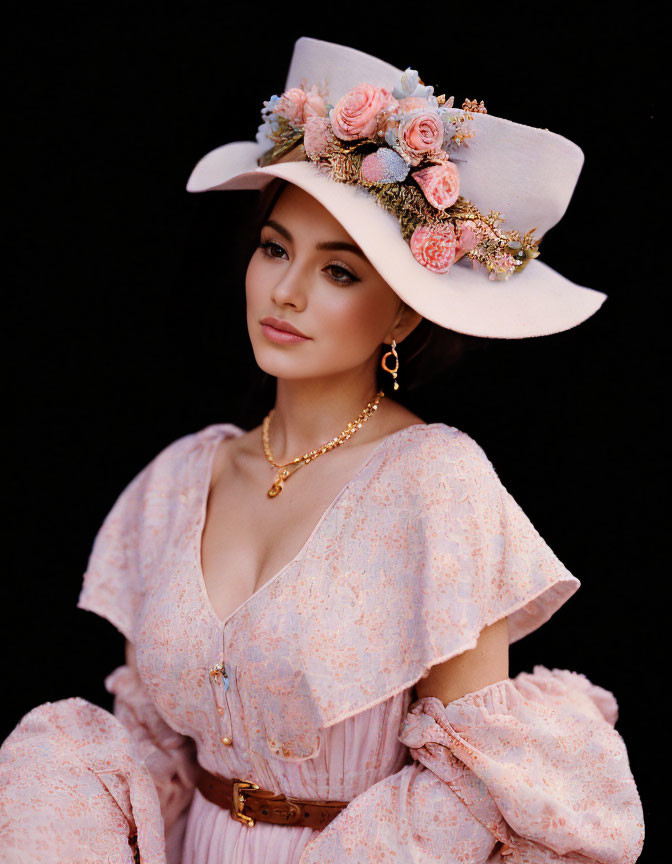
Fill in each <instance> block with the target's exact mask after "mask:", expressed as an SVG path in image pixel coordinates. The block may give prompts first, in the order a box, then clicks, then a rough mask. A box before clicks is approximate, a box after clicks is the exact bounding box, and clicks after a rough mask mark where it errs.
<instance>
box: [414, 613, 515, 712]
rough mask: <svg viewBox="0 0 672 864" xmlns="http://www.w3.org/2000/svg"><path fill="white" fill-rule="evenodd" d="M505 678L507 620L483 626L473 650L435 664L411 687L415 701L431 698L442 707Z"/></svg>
mask: <svg viewBox="0 0 672 864" xmlns="http://www.w3.org/2000/svg"><path fill="white" fill-rule="evenodd" d="M508 676H509V619H508V617H506V618H500V620H499V621H495V622H494V624H490V625H489V626H488V627H484V628H483V630H481V633H480V636H479V638H478V643H477V644H476V647H475V648H472V649H471V650H470V651H464V652H463V653H462V654H458V655H457V657H451V659H450V660H446V661H445V662H443V663H437V664H436V665H435V666H432V668H431V669H430V670H429V674H428V675H427V677H426V678H421V679H420V680H419V681H418V682H417V683H416V685H415V692H416V694H417V696H418V699H422V698H423V697H425V696H435V697H436V698H437V699H440V700H441V701H442V702H443V704H444V705H447V704H448V703H449V702H452V701H453V700H454V699H459V698H460V696H464V695H465V694H466V693H473V692H474V691H475V690H480V689H481V687H485V686H486V685H487V684H494V683H495V682H496V681H501V680H502V679H503V678H508Z"/></svg>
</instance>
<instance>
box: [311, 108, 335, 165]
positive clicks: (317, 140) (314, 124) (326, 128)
mask: <svg viewBox="0 0 672 864" xmlns="http://www.w3.org/2000/svg"><path fill="white" fill-rule="evenodd" d="M337 140H338V139H337V138H336V136H335V135H334V133H333V132H332V129H331V123H330V122H329V118H328V117H318V116H317V115H311V116H310V117H306V122H305V124H304V127H303V149H304V151H305V153H306V156H307V157H308V158H309V159H317V158H319V157H320V156H321V155H322V154H323V153H326V151H327V149H328V148H329V145H330V144H336V142H337Z"/></svg>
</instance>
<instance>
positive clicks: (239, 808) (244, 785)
mask: <svg viewBox="0 0 672 864" xmlns="http://www.w3.org/2000/svg"><path fill="white" fill-rule="evenodd" d="M232 782H233V793H232V802H231V817H232V818H233V819H235V820H236V821H237V822H242V823H243V825H247V827H248V828H254V825H255V822H254V819H253V818H252V817H251V816H246V815H245V814H244V813H243V807H244V806H245V796H244V795H243V793H242V791H241V790H243V789H259V786H257V784H256V783H252V781H251V780H240V779H239V778H238V777H234V778H233V781H232Z"/></svg>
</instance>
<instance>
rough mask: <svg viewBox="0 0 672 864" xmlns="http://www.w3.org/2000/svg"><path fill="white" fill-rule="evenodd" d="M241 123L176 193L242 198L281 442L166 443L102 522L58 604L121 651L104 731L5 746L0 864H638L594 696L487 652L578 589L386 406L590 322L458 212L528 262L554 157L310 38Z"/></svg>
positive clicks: (19, 733) (559, 190) (464, 472)
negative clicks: (251, 218) (473, 358)
mask: <svg viewBox="0 0 672 864" xmlns="http://www.w3.org/2000/svg"><path fill="white" fill-rule="evenodd" d="M322 77H324V79H325V81H326V84H327V86H328V90H329V95H328V98H329V99H332V100H333V101H334V104H333V105H332V104H330V103H329V102H327V101H326V99H325V98H324V97H323V96H322V94H321V93H320V90H319V88H317V87H316V86H311V87H309V86H308V85H309V84H310V83H311V82H315V81H317V79H319V78H322ZM302 79H305V81H304V83H301V84H300V86H298V85H299V82H301V80H302ZM362 82H364V83H362ZM290 84H291V85H292V86H290ZM451 101H452V100H451ZM472 112H473V116H472ZM264 117H265V119H264V124H263V126H262V127H261V128H260V135H259V140H258V141H257V142H256V143H253V142H235V143H234V144H230V145H226V147H224V148H219V149H218V150H216V151H213V152H212V153H211V154H208V155H207V156H206V157H204V159H203V160H201V162H200V163H199V165H197V166H196V168H195V170H194V172H193V174H192V177H191V178H190V181H189V185H188V187H187V188H188V189H190V191H204V190H206V189H235V188H263V193H262V200H261V205H262V206H261V229H260V233H259V237H258V245H257V248H256V249H255V251H254V253H253V254H252V256H251V258H250V261H249V266H248V268H247V274H246V286H245V287H246V298H247V326H248V332H249V335H250V339H251V342H252V346H253V349H254V353H255V358H256V360H257V363H258V365H259V366H260V368H261V369H262V370H264V371H265V372H266V373H268V374H269V375H271V376H273V377H275V378H276V379H277V394H276V400H275V406H274V409H273V411H272V412H270V414H269V415H268V416H267V417H266V418H265V420H264V423H263V424H262V426H261V428H259V427H257V428H256V429H252V430H250V431H244V430H243V429H241V428H239V427H237V426H235V425H233V424H231V423H221V424H215V425H212V426H208V427H206V428H205V429H203V430H200V431H199V432H196V433H193V434H191V435H187V436H185V437H184V438H181V439H179V440H178V441H176V442H174V443H173V444H171V445H170V446H169V447H167V448H166V449H165V450H164V451H162V452H161V453H160V454H159V455H158V456H157V457H156V458H155V459H154V460H153V461H152V462H151V463H150V464H149V465H148V466H147V467H146V468H145V469H144V470H143V471H141V472H140V474H139V475H138V476H137V477H136V478H135V479H134V480H133V481H132V482H131V483H130V484H129V486H128V487H127V488H126V489H125V490H124V491H123V492H122V494H121V496H120V497H119V499H118V501H117V502H116V504H115V505H114V507H113V509H112V511H111V512H110V514H109V516H108V517H107V519H106V521H105V523H104V525H103V526H102V528H101V530H100V532H99V534H98V536H97V537H96V541H95V544H94V548H93V551H92V553H91V557H90V560H89V565H88V568H87V572H86V574H85V578H84V585H83V588H82V593H81V595H80V598H79V602H78V605H79V607H80V608H83V609H89V610H91V611H94V612H96V613H98V614H100V615H103V616H105V617H106V618H108V619H109V620H110V621H111V622H112V623H113V624H114V625H115V626H116V627H117V628H118V629H119V630H120V632H121V633H123V634H124V636H125V637H126V640H127V643H126V644H127V648H126V663H125V664H124V665H123V666H120V667H119V668H118V669H116V670H115V671H114V672H113V673H111V675H109V676H108V678H107V679H106V682H105V683H106V687H107V689H108V690H109V692H111V693H113V694H115V705H114V716H111V715H110V714H108V713H107V712H105V711H103V710H102V709H100V708H97V707H96V706H93V705H90V704H89V703H87V702H85V701H84V700H81V699H71V700H62V701H61V702H58V703H53V704H51V703H46V705H44V706H39V707H38V708H36V709H34V710H33V711H31V712H30V713H29V714H28V715H26V717H24V718H23V720H22V721H21V723H20V724H19V725H18V726H17V728H16V729H15V730H14V732H13V733H12V735H11V736H10V737H9V738H8V739H7V741H6V742H5V743H4V745H3V748H2V754H1V755H2V760H0V769H1V773H0V783H1V784H2V789H3V795H4V797H5V800H6V802H7V804H6V813H5V821H4V824H5V828H4V829H3V833H4V836H3V843H4V847H3V854H4V855H5V857H4V858H3V860H7V861H10V860H11V861H16V860H27V861H57V860H64V859H65V860H68V861H73V862H74V861H85V860H91V854H92V853H93V855H94V856H97V857H95V860H109V861H113V860H114V861H116V860H118V861H132V860H134V858H135V860H140V861H142V862H145V861H152V862H163V861H166V860H167V861H169V862H194V864H195V862H198V864H203V862H205V864H208V862H215V861H217V862H220V861H227V862H240V864H257V862H271V861H273V862H283V864H285V862H300V864H317V862H320V864H327V862H344V861H353V862H355V861H357V862H364V861H366V862H379V861H388V860H394V861H396V862H418V861H422V862H438V861H445V862H470V864H485V862H493V861H507V862H510V864H513V862H520V864H522V862H531V861H534V862H558V861H577V862H578V861H582V862H586V861H594V862H610V864H611V862H613V864H616V862H619V864H622V862H634V861H635V860H637V857H638V855H639V852H640V850H641V847H642V842H643V815H642V809H641V804H640V802H639V797H638V794H637V788H636V785H635V782H634V779H633V777H632V775H631V773H630V769H629V765H628V758H627V751H626V748H625V744H624V742H623V741H622V739H621V737H620V735H619V734H618V733H617V732H616V730H615V728H614V724H615V722H616V719H617V705H616V701H615V699H614V697H613V695H612V694H611V693H609V692H608V691H606V690H604V689H602V688H601V687H599V686H597V685H595V684H593V683H592V682H590V681H589V680H588V679H587V678H585V676H583V675H581V674H578V673H575V672H570V671H568V670H562V669H553V670H548V669H546V668H544V667H542V666H535V667H534V670H533V672H532V673H520V674H519V675H517V676H516V677H515V678H514V679H511V678H509V666H508V645H509V644H510V643H511V642H513V641H516V640H518V639H520V638H522V636H524V635H526V634H527V633H530V632H531V631H533V630H534V629H536V628H537V627H539V626H540V625H541V624H543V623H544V622H545V621H547V620H548V619H549V618H550V617H551V616H552V614H553V613H554V612H555V611H556V610H557V609H558V608H559V607H560V606H561V605H562V604H563V603H564V602H565V601H566V600H567V599H569V597H570V596H571V595H572V594H573V593H574V592H575V591H576V590H577V588H578V587H579V584H580V583H579V581H578V580H577V579H576V578H575V577H574V576H573V575H572V574H571V573H569V572H568V571H567V570H566V568H565V567H564V566H563V565H562V563H561V562H560V561H559V560H558V559H557V557H556V556H555V555H554V554H553V552H552V551H551V550H550V549H549V547H548V546H547V545H546V544H545V543H544V541H543V540H542V538H541V537H540V536H539V534H538V533H537V532H536V530H535V529H534V527H533V526H532V525H531V523H530V522H529V520H528V519H527V517H526V516H525V514H524V513H523V512H522V511H521V509H520V508H519V507H518V505H517V504H516V502H515V501H514V499H513V498H512V497H511V496H510V495H509V493H508V492H507V491H506V489H505V488H504V487H503V485H502V484H501V482H500V480H499V478H498V477H497V474H496V472H495V470H494V467H493V466H492V464H491V463H490V461H489V460H488V458H487V456H486V455H485V453H484V452H483V450H482V449H481V448H480V446H479V445H478V444H477V443H476V442H475V441H474V440H473V439H472V438H470V437H469V436H468V435H466V434H465V433H463V432H461V431H460V430H458V429H455V428H454V427H451V426H447V425H445V424H443V423H431V424H427V423H425V422H424V421H423V419H422V418H421V417H418V416H417V415H415V414H413V413H412V412H410V411H409V410H407V409H406V408H404V407H403V405H402V404H400V403H399V402H396V401H393V400H391V399H389V398H386V397H385V394H384V390H381V389H380V387H379V380H380V378H379V376H380V375H381V374H382V375H383V376H386V375H388V374H389V376H390V378H389V383H390V384H392V386H393V388H394V387H396V386H397V385H398V384H399V382H400V381H401V382H403V376H404V367H403V365H402V364H401V363H400V360H399V352H397V350H396V349H397V346H399V345H403V344H404V342H405V341H406V340H407V339H409V337H411V338H412V334H413V333H414V332H415V331H416V329H417V328H419V327H420V326H421V325H422V322H423V319H426V320H430V321H433V322H435V323H436V324H440V325H442V326H444V327H446V328H450V329H452V330H455V331H457V332H460V333H471V334H473V335H481V336H493V337H504V338H517V337H522V336H531V335H543V334H544V333H551V332H557V331H559V330H563V329H567V328H569V327H571V326H575V325H576V324H578V323H580V322H581V321H583V320H585V318H587V317H588V316H589V315H591V314H593V313H594V312H595V311H596V310H597V309H598V308H599V306H600V304H601V303H602V302H603V300H604V295H603V294H600V292H595V291H591V290H590V289H586V288H581V287H579V286H574V285H572V284H571V283H569V282H567V280H564V279H563V277H561V276H560V275H559V274H556V273H555V272H554V271H552V270H550V268H547V267H546V266H545V265H543V264H542V263H541V262H538V261H535V258H536V257H537V255H538V240H535V239H534V236H533V232H532V231H529V230H528V232H527V233H526V234H520V233H519V232H518V231H511V232H508V233H504V232H503V231H502V230H501V228H500V225H499V221H498V219H497V218H495V217H494V216H492V214H490V215H488V216H486V215H484V213H483V212H481V210H479V209H478V207H477V205H476V203H474V202H475V200H476V199H478V198H479V197H480V198H481V199H482V198H483V195H484V194H485V193H487V194H488V195H490V196H491V201H492V202H493V206H494V204H495V203H497V201H498V198H497V195H496V192H497V183H496V180H495V178H502V177H503V179H500V180H499V183H500V187H499V188H500V192H503V191H506V188H507V184H508V185H509V186H510V187H511V188H513V189H514V190H515V192H516V194H508V195H505V196H504V197H505V199H506V200H507V201H508V202H509V204H510V207H509V212H508V213H507V214H506V215H507V218H508V217H509V216H510V215H511V212H512V211H514V215H515V216H516V217H517V218H515V219H514V220H512V223H513V224H515V225H516V226H517V227H519V228H520V230H522V229H523V228H529V223H528V222H527V217H528V216H529V215H530V212H534V216H535V217H538V219H537V220H536V221H537V230H538V231H539V232H540V233H542V234H543V232H544V230H546V229H547V228H548V227H551V226H552V225H553V224H554V223H555V222H556V221H557V220H558V219H559V218H560V217H561V215H562V213H563V212H564V209H565V208H566V206H567V202H568V200H569V196H570V195H571V190H572V188H573V185H574V183H575V181H576V177H577V176H578V170H580V162H581V160H582V157H581V158H580V159H579V157H578V156H577V152H576V151H577V150H578V148H575V146H574V145H571V146H569V145H570V144H571V142H566V139H559V136H553V134H552V133H548V134H547V135H545V134H544V132H545V130H533V129H530V128H529V127H519V126H517V125H516V124H509V123H508V122H507V121H500V120H498V119H497V118H488V119H487V120H486V119H484V118H486V117H487V115H486V114H485V113H484V106H483V105H482V103H481V105H476V104H471V103H470V104H469V105H468V107H467V108H463V109H461V110H460V109H452V104H448V103H446V101H445V98H444V97H439V98H437V97H434V95H433V92H432V88H426V87H425V86H424V85H423V84H422V83H421V82H419V81H418V79H417V75H414V73H413V70H406V72H404V73H401V72H400V71H399V70H396V69H394V68H393V67H389V66H388V65H387V64H385V63H382V61H379V60H377V59H376V58H372V57H368V56H367V55H363V54H361V52H357V51H353V50H352V49H348V48H345V47H343V46H337V45H333V44H331V43H325V42H320V41H319V40H313V39H307V38H303V39H300V40H298V42H297V43H296V46H295V52H294V57H293V59H292V66H291V67H290V75H289V80H288V86H287V88H286V90H285V92H284V93H283V95H282V97H273V99H272V100H269V102H267V103H266V105H265V109H264ZM469 120H471V121H472V122H473V124H474V126H473V127H470V126H469V122H468V121H469ZM439 122H440V124H441V125H440V126H439V125H438V124H439ZM474 127H475V128H474ZM269 136H270V137H269ZM521 136H522V137H521ZM472 138H473V140H471V139H472ZM523 139H524V141H525V143H526V144H527V149H525V148H523V147H520V148H519V149H517V150H516V149H515V147H514V145H515V143H516V142H518V143H521V141H523ZM556 139H559V140H556ZM383 141H384V142H385V143H382V142H383ZM535 145H536V146H537V148H538V150H536V151H535ZM465 146H468V148H469V149H468V152H467V153H465V152H464V147H465ZM553 147H555V148H557V149H555V150H553V153H552V156H553V167H554V172H553V174H552V176H549V172H548V171H547V170H546V169H547V166H545V164H544V162H543V159H544V157H543V155H542V150H543V149H544V148H546V151H545V152H547V153H548V152H549V151H548V148H553ZM459 148H462V149H459ZM479 148H480V149H479ZM488 148H490V149H488ZM507 148H508V153H509V155H508V157H507ZM456 151H459V154H460V155H459V156H455V152H456ZM493 151H494V152H496V153H497V160H498V161H497V162H496V164H495V163H492V162H491V161H490V160H489V158H488V156H489V153H490V152H493ZM525 154H527V156H526V155H525ZM530 154H532V155H530ZM579 154H580V151H579ZM251 155H253V156H254V163H251V162H250V156H251ZM453 157H454V158H453ZM507 158H508V160H509V161H508V163H507ZM257 160H258V161H257ZM526 160H527V161H526ZM535 160H537V161H536V162H535ZM309 163H314V164H309ZM507 165H508V170H507V171H504V170H503V168H504V167H505V166H507ZM535 165H536V169H535ZM577 165H578V167H577ZM324 169H327V170H326V173H325V170H324ZM535 170H538V172H539V176H535ZM516 171H519V174H516ZM542 178H543V182H542ZM358 187H364V188H363V189H362V188H358ZM468 188H470V190H471V191H470V197H467V195H466V190H467V189H468ZM533 193H534V194H533ZM374 198H375V199H376V200H375V201H374ZM380 205H382V206H380ZM534 207H536V208H537V210H538V211H539V212H536V211H534V210H533V209H532V211H530V212H528V211H527V210H526V208H534ZM516 208H518V210H517V211H516ZM544 220H545V221H544ZM400 227H401V231H399V228H400ZM465 264H467V265H468V266H466V267H465V266H464V265H465ZM419 265H420V266H419ZM489 276H490V277H494V278H491V279H489V278H488V277H489ZM509 277H510V278H509ZM387 346H389V350H386V349H387ZM381 353H383V357H382V360H381V356H380V355H381ZM377 376H378V377H377ZM295 475H296V476H295ZM45 786H46V787H47V788H48V790H49V791H48V794H47V793H45V794H42V795H41V794H40V792H39V790H40V789H43V788H45ZM12 856H13V857H12ZM19 856H22V857H19ZM87 856H88V857H87Z"/></svg>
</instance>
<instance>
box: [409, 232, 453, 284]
mask: <svg viewBox="0 0 672 864" xmlns="http://www.w3.org/2000/svg"><path fill="white" fill-rule="evenodd" d="M410 246H411V252H412V253H413V257H414V258H415V260H416V261H418V262H419V263H420V264H422V266H423V267H426V268H427V269H428V270H431V271H432V272H433V273H447V272H448V271H449V270H450V268H451V267H452V264H453V261H454V260H455V229H454V228H453V226H452V224H451V223H450V222H448V223H446V224H445V225H433V226H431V225H419V226H418V227H417V228H416V229H415V231H414V232H413V234H412V235H411V240H410Z"/></svg>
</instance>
